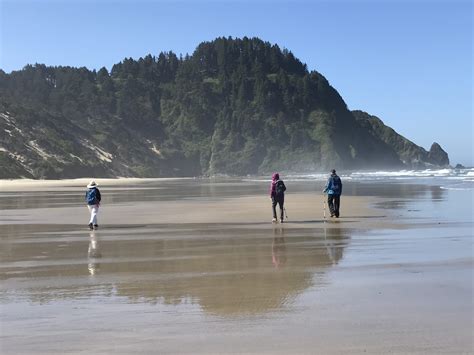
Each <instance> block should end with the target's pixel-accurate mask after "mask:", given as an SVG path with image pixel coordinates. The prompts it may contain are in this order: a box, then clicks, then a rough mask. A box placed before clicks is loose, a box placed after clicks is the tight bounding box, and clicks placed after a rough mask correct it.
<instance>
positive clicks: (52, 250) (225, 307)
mask: <svg viewBox="0 0 474 355" xmlns="http://www.w3.org/2000/svg"><path fill="white" fill-rule="evenodd" d="M98 181H99V184H100V188H101V192H102V194H103V196H104V198H103V203H102V206H101V209H100V214H99V224H100V228H99V230H97V231H93V232H90V231H89V230H88V228H87V226H86V225H87V221H88V212H87V208H86V207H85V206H84V204H83V194H84V192H85V190H84V185H85V184H87V181H83V180H70V181H52V182H46V183H45V182H37V181H29V182H25V181H22V182H18V181H3V182H1V184H0V191H1V194H0V210H1V211H0V213H1V215H0V242H1V250H0V279H1V280H2V282H1V286H0V307H1V323H0V326H1V328H0V329H1V343H0V350H1V351H0V352H1V353H2V354H30V353H31V354H64V353H68V354H82V353H90V354H110V353H123V354H129V353H132V352H133V353H143V354H149V353H160V354H161V353H190V354H191V353H192V354H195V353H202V354H209V353H250V354H264V353H281V354H342V353H344V354H346V353H349V354H361V353H371V354H382V353H397V354H406V353H410V354H413V353H423V354H433V353H453V354H464V353H465V354H468V353H472V352H473V350H472V349H473V348H472V346H473V343H472V334H473V303H472V299H473V298H472V288H473V285H472V280H473V279H472V275H473V274H472V271H473V258H472V217H470V213H472V204H471V209H470V210H468V211H464V212H463V213H462V214H461V215H460V214H459V213H453V211H452V210H453V209H452V206H453V204H454V203H459V196H460V195H459V194H457V192H455V191H454V192H447V191H442V190H440V189H439V188H434V187H433V186H420V185H416V186H415V185H413V186H411V185H410V186H408V185H406V184H405V185H389V184H384V183H379V184H378V185H374V184H372V185H368V184H363V183H350V182H349V183H348V184H347V185H346V187H345V191H346V194H345V195H344V196H343V198H342V208H341V218H339V219H334V218H329V216H328V215H329V214H328V212H327V210H326V218H324V208H325V206H324V203H323V201H324V199H323V196H322V194H321V193H320V191H321V182H318V181H306V182H305V181H303V182H301V181H295V182H291V181H290V182H288V183H287V185H288V187H289V191H288V193H287V196H286V203H285V204H286V208H287V214H288V220H287V221H286V223H284V224H272V223H271V209H270V199H269V197H268V196H267V188H268V186H267V182H262V181H249V180H238V179H213V180H207V179H163V180H159V179H143V180H140V179H131V180H127V179H120V180H102V181H101V180H100V179H99V180H98ZM463 198H464V199H465V201H466V203H468V202H469V201H471V202H472V193H471V195H468V196H464V197H463ZM469 199H470V200H469Z"/></svg>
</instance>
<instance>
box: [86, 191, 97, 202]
mask: <svg viewBox="0 0 474 355" xmlns="http://www.w3.org/2000/svg"><path fill="white" fill-rule="evenodd" d="M86 201H87V204H88V205H95V204H97V190H96V189H95V188H92V189H89V190H88V191H87V195H86Z"/></svg>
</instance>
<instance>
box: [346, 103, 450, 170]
mask: <svg viewBox="0 0 474 355" xmlns="http://www.w3.org/2000/svg"><path fill="white" fill-rule="evenodd" d="M352 113H353V115H354V117H355V118H356V120H357V122H358V123H359V125H360V126H361V127H363V128H364V129H365V130H367V132H369V133H370V134H371V135H372V136H374V137H377V138H378V139H380V140H381V141H383V142H384V143H385V144H386V146H387V147H388V148H389V149H390V150H391V151H392V152H393V154H395V155H396V156H397V157H398V159H399V160H400V161H401V162H402V164H403V166H405V167H408V168H414V169H418V168H430V167H445V166H449V158H448V154H447V153H446V152H445V151H444V150H443V149H442V148H441V146H440V145H439V144H438V143H433V145H432V146H431V149H430V151H429V152H427V151H426V150H425V149H424V148H422V147H420V146H418V145H416V144H415V143H413V142H411V141H410V140H408V139H406V138H405V137H403V136H401V135H400V134H398V133H397V132H395V131H394V130H393V129H392V128H390V127H388V126H386V125H385V124H384V123H383V122H382V120H380V118H378V117H376V116H371V115H369V114H368V113H366V112H363V111H353V112H352Z"/></svg>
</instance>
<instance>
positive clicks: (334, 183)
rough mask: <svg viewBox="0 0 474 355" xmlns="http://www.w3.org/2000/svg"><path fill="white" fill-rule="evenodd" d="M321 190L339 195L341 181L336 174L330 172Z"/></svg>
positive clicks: (340, 192)
mask: <svg viewBox="0 0 474 355" xmlns="http://www.w3.org/2000/svg"><path fill="white" fill-rule="evenodd" d="M323 192H326V193H327V194H328V195H341V194H342V181H341V178H340V177H339V176H337V175H336V174H331V176H330V177H329V179H328V182H327V183H326V186H325V187H324V190H323Z"/></svg>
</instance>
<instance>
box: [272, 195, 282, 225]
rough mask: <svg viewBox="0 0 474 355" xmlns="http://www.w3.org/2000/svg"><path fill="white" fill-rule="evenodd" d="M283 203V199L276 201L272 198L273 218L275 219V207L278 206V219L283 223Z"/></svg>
mask: <svg viewBox="0 0 474 355" xmlns="http://www.w3.org/2000/svg"><path fill="white" fill-rule="evenodd" d="M284 203H285V198H284V197H282V198H279V199H276V198H275V197H272V209H273V218H277V212H276V205H277V204H278V205H279V206H280V219H281V220H282V221H283V204H284Z"/></svg>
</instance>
